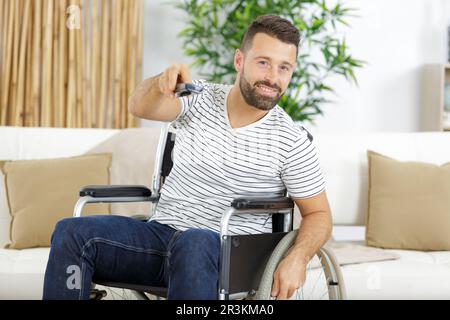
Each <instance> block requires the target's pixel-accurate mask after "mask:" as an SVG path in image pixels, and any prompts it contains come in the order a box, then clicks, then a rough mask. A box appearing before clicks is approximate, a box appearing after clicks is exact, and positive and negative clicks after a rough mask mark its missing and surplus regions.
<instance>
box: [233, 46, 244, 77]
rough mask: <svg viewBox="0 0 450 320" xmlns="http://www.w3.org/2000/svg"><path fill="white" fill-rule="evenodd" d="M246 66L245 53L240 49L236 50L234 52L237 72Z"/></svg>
mask: <svg viewBox="0 0 450 320" xmlns="http://www.w3.org/2000/svg"><path fill="white" fill-rule="evenodd" d="M243 65H244V53H243V52H242V51H241V50H240V49H236V51H235V52H234V68H235V69H236V71H237V72H239V71H241V70H242V66H243Z"/></svg>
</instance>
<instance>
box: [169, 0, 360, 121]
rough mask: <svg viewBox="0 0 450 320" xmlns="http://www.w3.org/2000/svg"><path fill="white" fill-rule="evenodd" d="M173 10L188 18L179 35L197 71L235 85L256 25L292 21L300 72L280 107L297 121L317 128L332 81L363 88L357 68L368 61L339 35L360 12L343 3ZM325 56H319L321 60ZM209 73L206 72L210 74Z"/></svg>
mask: <svg viewBox="0 0 450 320" xmlns="http://www.w3.org/2000/svg"><path fill="white" fill-rule="evenodd" d="M170 3H171V4H173V5H175V6H176V7H177V8H179V9H181V10H183V11H185V12H186V14H187V17H188V21H187V26H186V27H185V28H184V29H183V30H182V31H181V32H180V33H179V37H181V38H182V40H183V43H184V53H185V54H186V55H187V56H191V57H193V58H194V61H193V63H192V65H191V67H193V68H197V69H198V70H199V74H200V75H201V76H202V77H204V79H207V80H209V81H213V82H220V83H232V82H234V76H235V73H236V72H235V70H234V65H233V57H234V51H235V49H236V48H239V46H240V42H241V39H242V36H243V34H244V32H245V30H246V29H247V27H248V26H249V24H250V23H251V21H253V19H255V18H256V17H257V16H259V15H262V14H267V13H272V14H277V15H280V16H282V17H284V18H287V19H289V20H290V21H291V22H292V23H293V24H294V25H295V26H296V27H297V28H298V29H299V30H300V32H301V38H302V40H301V43H300V50H299V51H300V52H299V56H298V67H297V69H296V70H295V72H294V74H293V77H292V80H291V83H290V86H289V88H288V90H287V92H286V94H285V95H284V96H283V97H282V99H281V100H280V102H279V105H280V107H282V108H283V109H284V110H285V111H286V112H287V113H288V114H289V115H290V116H291V117H292V119H294V120H296V121H309V122H314V119H315V118H316V117H317V116H318V115H321V114H322V113H323V112H322V109H321V108H322V106H323V104H324V103H325V102H328V101H329V100H327V93H330V92H333V88H331V87H330V86H327V85H326V80H327V79H329V77H331V76H333V75H338V76H344V77H345V78H346V79H347V80H349V81H350V82H353V83H355V84H357V80H356V77H355V74H354V70H355V68H360V67H362V66H363V64H364V61H362V60H358V59H355V58H354V57H352V56H351V55H350V54H349V52H348V48H347V45H346V42H345V39H344V38H343V37H341V36H339V35H338V33H337V30H338V27H340V26H341V25H346V26H348V22H347V21H346V20H347V18H348V17H350V16H353V15H352V11H354V9H351V8H347V7H345V6H344V5H342V4H341V3H338V4H336V5H334V6H328V5H327V3H326V1H325V0H264V1H261V0H241V1H236V0H184V1H181V0H178V1H172V2H170ZM317 53H319V54H317ZM205 71H206V72H205Z"/></svg>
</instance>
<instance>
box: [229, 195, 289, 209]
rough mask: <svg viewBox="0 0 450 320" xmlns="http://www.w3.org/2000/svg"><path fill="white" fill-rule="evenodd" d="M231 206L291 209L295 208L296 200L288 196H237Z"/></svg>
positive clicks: (237, 207) (238, 207)
mask: <svg viewBox="0 0 450 320" xmlns="http://www.w3.org/2000/svg"><path fill="white" fill-rule="evenodd" d="M231 206H232V207H233V208H236V209H291V208H294V201H292V199H291V198H288V197H279V198H266V197H265V198H236V199H234V200H233V201H232V202H231Z"/></svg>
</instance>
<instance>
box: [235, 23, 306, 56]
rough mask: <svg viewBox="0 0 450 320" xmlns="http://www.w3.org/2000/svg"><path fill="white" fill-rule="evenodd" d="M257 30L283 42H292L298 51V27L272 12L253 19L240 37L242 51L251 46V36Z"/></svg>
mask: <svg viewBox="0 0 450 320" xmlns="http://www.w3.org/2000/svg"><path fill="white" fill-rule="evenodd" d="M258 32H262V33H265V34H267V35H269V36H271V37H274V38H277V39H278V40H280V41H283V42H285V43H290V44H293V45H295V47H296V48H297V52H298V45H299V42H300V33H299V31H298V29H297V28H296V27H295V26H294V25H293V24H292V23H291V22H290V21H289V20H286V19H284V18H282V17H280V16H277V15H274V14H265V15H262V16H259V17H257V18H256V19H255V20H253V22H252V23H251V24H250V26H249V27H248V29H247V31H246V32H245V34H244V36H243V38H242V42H241V50H242V51H244V52H245V51H246V50H247V49H248V48H250V47H251V45H252V41H253V37H254V36H255V34H257V33H258Z"/></svg>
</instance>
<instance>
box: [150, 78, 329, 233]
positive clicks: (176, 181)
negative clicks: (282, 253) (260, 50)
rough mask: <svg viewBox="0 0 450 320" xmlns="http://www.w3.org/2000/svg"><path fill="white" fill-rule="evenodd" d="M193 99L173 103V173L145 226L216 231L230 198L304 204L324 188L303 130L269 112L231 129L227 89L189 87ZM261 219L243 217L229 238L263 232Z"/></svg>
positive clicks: (264, 218) (280, 113) (266, 225)
mask: <svg viewBox="0 0 450 320" xmlns="http://www.w3.org/2000/svg"><path fill="white" fill-rule="evenodd" d="M195 83H201V84H202V85H203V86H204V90H203V92H202V93H201V94H198V95H193V96H188V97H183V98H181V112H180V114H179V115H178V117H177V119H175V120H174V123H173V126H174V127H175V128H176V129H177V130H176V140H175V146H174V149H173V159H174V165H173V168H172V170H171V172H170V174H169V176H168V177H167V179H166V181H165V183H164V186H163V187H162V189H161V198H160V200H159V203H158V205H157V207H156V211H155V214H154V215H153V217H152V218H151V220H156V221H159V222H161V223H164V224H168V225H170V226H172V227H174V228H176V229H179V230H186V229H188V228H206V229H210V230H213V231H216V232H220V219H221V217H222V214H223V213H224V212H225V211H226V210H227V209H229V208H230V203H231V201H232V200H233V199H234V198H238V197H246V196H247V197H248V196H250V197H258V196H263V197H275V196H282V195H284V190H287V192H288V195H289V196H290V197H291V198H307V197H311V196H314V195H316V194H318V193H320V192H321V191H323V189H324V180H323V176H322V171H321V168H320V165H319V161H318V157H317V153H316V149H315V147H314V145H313V143H312V142H311V141H310V140H309V139H308V137H307V134H308V133H307V131H306V130H304V128H303V127H302V126H300V125H297V124H295V123H294V122H293V121H292V119H291V118H290V116H289V115H288V114H286V112H285V111H284V110H283V109H282V108H280V107H279V106H275V107H274V108H273V109H272V110H270V111H269V112H268V113H267V114H266V115H265V116H264V117H263V118H262V119H260V120H259V121H257V122H254V123H252V124H249V125H247V126H245V127H241V128H235V129H233V128H232V127H231V126H230V123H229V120H228V113H227V107H226V106H227V97H228V93H229V92H230V89H231V88H232V86H231V85H222V84H213V83H207V82H205V81H204V80H199V81H195ZM271 229H272V221H271V218H270V216H269V215H260V214H243V215H236V216H233V217H232V219H231V221H230V226H229V231H230V233H231V234H253V233H261V232H270V231H271Z"/></svg>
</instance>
